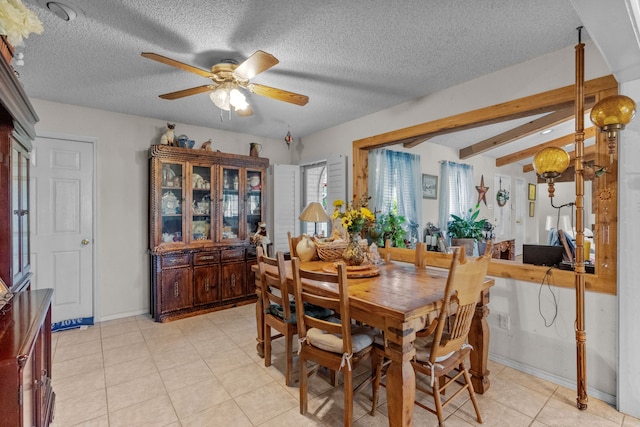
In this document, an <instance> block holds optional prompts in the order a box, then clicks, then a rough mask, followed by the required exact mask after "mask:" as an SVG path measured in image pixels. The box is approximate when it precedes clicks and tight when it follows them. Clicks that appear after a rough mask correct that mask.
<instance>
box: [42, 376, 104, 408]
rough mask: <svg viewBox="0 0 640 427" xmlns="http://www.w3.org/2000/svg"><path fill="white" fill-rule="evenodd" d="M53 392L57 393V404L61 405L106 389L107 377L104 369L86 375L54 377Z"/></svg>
mask: <svg viewBox="0 0 640 427" xmlns="http://www.w3.org/2000/svg"><path fill="white" fill-rule="evenodd" d="M52 387H53V390H54V391H55V393H56V404H57V405H59V404H60V403H61V402H64V401H66V400H68V399H71V400H73V399H81V398H83V397H84V396H85V395H86V394H89V393H93V392H95V391H98V390H104V388H105V375H104V370H103V369H97V370H95V371H91V372H85V373H84V374H79V375H73V376H69V377H65V378H58V377H57V375H54V377H53V381H52Z"/></svg>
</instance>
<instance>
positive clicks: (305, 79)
mask: <svg viewBox="0 0 640 427" xmlns="http://www.w3.org/2000/svg"><path fill="white" fill-rule="evenodd" d="M61 1H63V2H64V3H67V4H69V5H72V6H73V7H74V8H75V9H76V10H78V12H79V16H78V17H77V18H76V19H75V20H73V21H71V22H65V21H63V20H61V19H60V18H58V17H56V16H55V15H53V14H52V13H51V12H49V11H47V10H45V8H44V7H43V6H42V5H43V4H45V3H46V1H45V0H24V2H25V3H26V4H28V5H30V6H32V9H33V10H34V11H35V12H36V13H37V14H38V16H39V17H40V19H41V20H42V22H43V25H44V28H45V31H44V33H43V34H42V35H35V34H32V35H31V36H30V37H29V38H28V39H27V40H26V41H25V45H24V47H22V48H21V50H22V51H23V53H24V55H25V59H24V62H25V65H24V66H22V67H19V68H18V71H19V73H20V76H21V80H22V82H23V84H24V86H25V90H26V92H27V94H28V95H29V96H30V97H34V98H40V99H45V100H51V101H56V102H61V103H68V104H75V105H81V106H86V107H93V108H99V109H104V110H109V111H116V112H122V113H126V114H134V115H139V116H144V117H152V118H157V119H160V120H167V121H174V122H180V123H186V124H193V125H199V126H205V127H212V128H217V129H222V130H228V131H234V132H241V133H246V134H251V135H256V136H263V137H269V138H281V137H282V136H283V135H284V133H286V131H287V129H289V128H290V130H291V132H292V134H293V135H294V137H304V136H305V135H308V134H310V133H313V132H316V131H318V130H322V129H325V128H328V127H330V126H334V125H337V124H340V123H344V122H346V121H349V120H352V119H355V118H357V117H361V116H364V115H367V114H370V113H373V112H376V111H379V110H382V109H385V108H388V107H391V106H394V105H397V104H400V103H402V102H405V101H407V100H409V99H412V98H416V97H419V96H423V95H426V94H429V93H433V92H435V91H439V90H442V89H443V88H446V87H450V86H453V85H456V84H459V83H462V82H464V81H468V80H471V79H473V78H476V77H478V76H481V75H485V74H487V73H490V72H492V71H495V70H498V69H501V68H504V67H507V66H510V65H513V64H516V63H519V62H522V61H525V60H528V59H530V58H533V57H537V56H540V55H543V54H545V53H548V52H552V51H556V50H558V49H561V48H563V47H566V46H569V45H571V46H572V45H574V44H575V41H576V40H575V38H576V35H575V30H574V29H575V28H576V27H577V26H578V25H580V20H579V18H578V16H577V14H576V12H575V11H574V9H573V7H572V6H571V4H570V2H569V0H536V1H514V0H483V1H468V0H428V1H427V0H406V1H388V0H374V1H371V0H349V1H328V2H320V1H317V0H314V1H309V0H277V1H275V0H274V1H246V0H225V1H211V0H181V1H179V2H177V1H175V0H174V1H165V0H120V1H116V0H108V1H105V0H86V1H80V0H61ZM256 50H264V51H266V52H269V53H271V54H273V55H274V56H275V57H276V58H278V59H279V60H280V63H279V64H277V65H276V66H274V67H273V68H271V69H269V70H267V71H266V72H264V73H262V74H259V75H258V76H256V77H255V78H254V79H252V82H254V83H260V84H264V85H269V86H274V87H277V88H281V89H285V90H288V91H292V92H297V93H301V94H304V95H308V96H309V103H308V104H307V105H306V106H303V107H300V106H297V105H293V104H288V103H285V102H281V101H276V100H273V99H269V98H265V97H262V96H258V95H255V94H248V96H247V97H248V99H249V102H250V104H251V105H252V106H253V111H254V115H253V116H251V117H238V116H236V115H235V114H234V115H233V116H232V117H231V119H229V116H228V113H225V114H224V115H223V116H222V120H221V115H220V110H218V109H217V108H216V107H215V106H214V105H213V104H212V103H211V101H210V99H209V97H208V96H207V95H206V94H199V95H194V96H190V97H186V98H182V99H178V100H172V101H169V100H163V99H160V98H158V95H159V94H163V93H167V92H173V91H177V90H182V89H186V88H190V87H193V86H200V85H203V84H207V83H208V81H209V80H208V79H206V78H204V77H201V76H198V75H195V74H192V73H188V72H186V71H183V70H179V69H176V68H174V67H170V66H167V65H165V64H161V63H158V62H155V61H151V60H149V59H145V58H143V57H141V56H140V53H141V52H154V53H158V54H161V55H164V56H167V57H170V58H173V59H176V60H178V61H181V62H184V63H187V64H191V65H194V66H196V67H199V68H204V69H209V68H210V67H211V66H212V65H214V64H216V63H218V62H220V61H222V60H225V59H233V60H236V61H238V62H241V61H243V60H244V59H246V58H247V57H248V56H250V55H251V54H252V53H253V52H255V51H256Z"/></svg>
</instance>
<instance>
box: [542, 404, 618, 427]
mask: <svg viewBox="0 0 640 427" xmlns="http://www.w3.org/2000/svg"><path fill="white" fill-rule="evenodd" d="M536 421H539V422H541V423H543V424H545V425H547V426H550V427H556V426H557V427H567V426H576V427H582V426H589V427H614V426H620V424H621V423H622V419H621V420H620V422H615V421H611V420H609V419H606V418H602V417H601V416H599V415H597V414H595V413H593V412H592V411H590V410H587V411H581V410H579V409H578V408H576V406H575V404H573V405H569V404H567V403H565V402H562V401H560V400H558V399H550V400H549V403H547V404H546V405H545V407H544V408H543V409H542V411H540V414H539V415H538V416H537V417H536Z"/></svg>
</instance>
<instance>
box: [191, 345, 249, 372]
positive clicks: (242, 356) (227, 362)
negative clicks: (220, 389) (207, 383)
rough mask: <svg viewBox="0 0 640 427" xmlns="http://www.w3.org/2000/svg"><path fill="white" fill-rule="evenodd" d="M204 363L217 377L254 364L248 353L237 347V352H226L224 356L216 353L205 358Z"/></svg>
mask: <svg viewBox="0 0 640 427" xmlns="http://www.w3.org/2000/svg"><path fill="white" fill-rule="evenodd" d="M203 359H204V361H205V362H206V363H207V365H209V369H211V371H212V372H213V373H214V374H215V375H216V376H217V375H219V374H224V373H225V372H228V371H230V370H232V369H235V368H239V367H242V366H247V365H251V364H254V363H255V362H254V361H253V359H251V358H250V357H249V356H248V355H247V353H245V352H244V351H242V350H240V349H239V348H237V347H236V349H235V350H228V351H225V352H224V353H223V354H220V353H216V354H212V355H211V356H209V357H204V358H203Z"/></svg>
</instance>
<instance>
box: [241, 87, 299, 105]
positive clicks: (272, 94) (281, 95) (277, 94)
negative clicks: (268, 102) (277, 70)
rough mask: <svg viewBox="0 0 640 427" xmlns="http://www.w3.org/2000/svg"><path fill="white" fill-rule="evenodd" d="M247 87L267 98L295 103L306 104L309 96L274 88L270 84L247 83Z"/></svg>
mask: <svg viewBox="0 0 640 427" xmlns="http://www.w3.org/2000/svg"><path fill="white" fill-rule="evenodd" d="M247 89H249V90H250V91H251V92H253V93H256V94H258V95H262V96H266V97H269V98H273V99H277V100H278V101H284V102H290V103H291V104H296V105H306V104H307V102H309V97H308V96H306V95H300V94H299V93H293V92H288V91H286V90H282V89H276V88H275V87H271V86H264V85H259V84H255V83H251V84H249V85H247Z"/></svg>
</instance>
